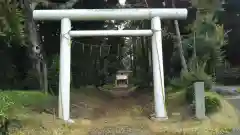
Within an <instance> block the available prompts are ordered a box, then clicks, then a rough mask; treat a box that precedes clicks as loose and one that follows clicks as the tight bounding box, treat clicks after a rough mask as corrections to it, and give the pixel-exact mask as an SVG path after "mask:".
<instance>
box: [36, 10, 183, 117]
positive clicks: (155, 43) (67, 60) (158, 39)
mask: <svg viewBox="0 0 240 135" xmlns="http://www.w3.org/2000/svg"><path fill="white" fill-rule="evenodd" d="M186 17H187V9H179V8H178V9H174V8H162V9H160V8H154V9H146V8H144V9H142V8H139V9H66V10H34V11H33V18H34V19H35V20H61V38H60V75H59V117H60V118H61V119H63V120H65V121H71V119H70V73H71V72H70V69H71V37H83V36H89V37H92V36H152V58H153V80H154V99H155V118H156V119H159V120H161V119H167V118H168V117H167V112H166V106H165V88H164V75H163V73H164V72H163V55H162V32H161V20H162V19H185V18H186ZM144 19H151V24H152V26H151V30H86V31H79V30H71V20H76V21H86V20H88V21H90V20H144Z"/></svg>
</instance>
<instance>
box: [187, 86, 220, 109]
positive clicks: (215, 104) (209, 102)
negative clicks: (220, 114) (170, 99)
mask: <svg viewBox="0 0 240 135" xmlns="http://www.w3.org/2000/svg"><path fill="white" fill-rule="evenodd" d="M186 102H187V103H188V104H191V105H192V107H193V108H192V109H193V112H195V94H194V88H193V87H192V86H190V87H188V88H187V91H186ZM220 108H221V102H220V100H219V99H218V98H217V97H211V96H205V109H206V114H211V113H214V112H217V111H218V110H219V109H220Z"/></svg>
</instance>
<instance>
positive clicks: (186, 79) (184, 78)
mask: <svg viewBox="0 0 240 135" xmlns="http://www.w3.org/2000/svg"><path fill="white" fill-rule="evenodd" d="M205 67H206V62H205V61H199V60H198V59H193V60H192V61H191V62H189V71H184V70H183V71H182V72H181V74H180V78H174V79H172V80H171V81H170V84H171V86H172V87H174V88H176V89H182V88H184V89H185V88H188V87H189V86H191V85H192V84H193V83H194V82H197V81H203V82H204V85H205V88H206V89H210V88H211V87H212V82H213V79H212V77H211V76H209V75H208V74H207V73H206V72H205Z"/></svg>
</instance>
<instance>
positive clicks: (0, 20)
mask: <svg viewBox="0 0 240 135" xmlns="http://www.w3.org/2000/svg"><path fill="white" fill-rule="evenodd" d="M1 38H4V41H5V43H8V45H10V46H11V44H9V43H13V42H14V43H18V44H19V43H20V44H22V45H23V44H24V19H23V15H22V11H21V10H20V9H19V8H18V3H17V1H15V0H2V1H0V39H1Z"/></svg>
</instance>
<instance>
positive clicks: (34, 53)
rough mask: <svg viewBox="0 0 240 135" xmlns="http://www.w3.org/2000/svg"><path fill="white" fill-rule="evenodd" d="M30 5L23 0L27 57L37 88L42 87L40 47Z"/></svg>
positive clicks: (28, 0) (27, 1)
mask: <svg viewBox="0 0 240 135" xmlns="http://www.w3.org/2000/svg"><path fill="white" fill-rule="evenodd" d="M31 5H32V3H31V2H30V0H24V8H23V10H24V15H25V17H26V21H25V22H26V30H27V35H28V43H29V44H30V45H29V55H30V58H31V59H32V63H33V66H32V67H33V68H34V69H35V70H36V72H37V75H38V80H39V86H40V88H43V87H42V84H43V78H42V72H41V56H42V55H41V47H40V40H39V37H38V33H37V27H36V24H35V22H34V20H33V15H32V12H33V10H32V7H31Z"/></svg>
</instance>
